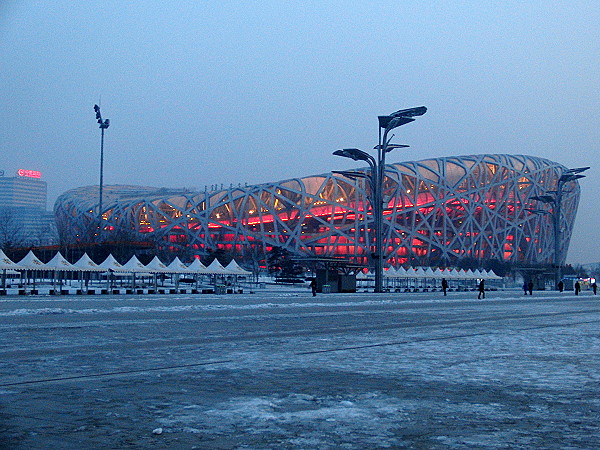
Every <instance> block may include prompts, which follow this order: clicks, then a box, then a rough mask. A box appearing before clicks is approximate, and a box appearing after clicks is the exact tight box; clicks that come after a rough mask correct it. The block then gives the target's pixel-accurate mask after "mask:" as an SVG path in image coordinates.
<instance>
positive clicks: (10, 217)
mask: <svg viewBox="0 0 600 450" xmlns="http://www.w3.org/2000/svg"><path fill="white" fill-rule="evenodd" d="M26 241H27V237H26V236H25V233H24V231H23V224H22V223H21V222H20V221H19V220H18V218H17V216H16V215H15V213H14V212H12V211H10V210H8V209H0V248H2V250H4V251H5V252H6V251H10V250H12V249H14V248H17V247H23V246H24V245H25V244H26Z"/></svg>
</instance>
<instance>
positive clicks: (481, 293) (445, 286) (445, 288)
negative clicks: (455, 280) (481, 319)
mask: <svg viewBox="0 0 600 450" xmlns="http://www.w3.org/2000/svg"><path fill="white" fill-rule="evenodd" d="M477 290H478V291H479V295H478V296H477V298H479V299H481V298H485V281H484V280H483V279H482V280H481V281H480V282H479V284H478V285H477ZM446 291H448V281H447V280H446V279H445V278H442V292H443V293H444V295H446Z"/></svg>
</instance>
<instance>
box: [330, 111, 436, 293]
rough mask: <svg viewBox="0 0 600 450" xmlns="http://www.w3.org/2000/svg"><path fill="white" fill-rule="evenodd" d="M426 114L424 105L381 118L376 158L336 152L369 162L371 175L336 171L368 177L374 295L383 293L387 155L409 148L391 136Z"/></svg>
mask: <svg viewBox="0 0 600 450" xmlns="http://www.w3.org/2000/svg"><path fill="white" fill-rule="evenodd" d="M426 112H427V108H426V107H425V106H419V107H417V108H410V109H401V110H399V111H396V112H393V113H392V114H389V115H387V116H379V117H378V120H379V143H378V144H377V145H376V146H375V149H376V150H377V159H375V158H374V157H373V156H371V155H369V154H368V153H366V152H364V151H362V150H359V149H357V148H346V149H343V150H336V151H335V152H333V154H334V155H336V156H343V157H345V158H350V159H353V160H354V161H366V162H367V163H368V164H369V172H368V173H363V172H358V171H346V172H335V173H340V174H342V175H344V176H347V177H349V178H366V179H367V180H368V181H369V185H370V188H371V198H370V201H371V207H372V210H373V225H374V232H375V233H374V234H375V236H374V237H375V239H374V241H375V245H374V252H373V254H372V260H373V261H374V263H375V264H374V265H375V292H383V254H384V251H385V248H384V245H383V182H384V179H385V155H386V154H387V153H388V152H389V151H391V150H393V149H395V148H404V147H408V146H407V145H400V144H392V143H391V142H390V141H391V140H392V138H393V137H394V135H392V136H390V137H388V134H389V132H390V131H391V130H393V129H394V128H398V127H399V126H402V125H405V124H407V123H410V122H413V121H414V120H415V119H414V117H416V116H422V115H423V114H425V113H426Z"/></svg>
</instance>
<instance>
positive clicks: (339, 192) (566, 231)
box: [55, 154, 579, 266]
mask: <svg viewBox="0 0 600 450" xmlns="http://www.w3.org/2000/svg"><path fill="white" fill-rule="evenodd" d="M358 170H359V171H365V170H368V169H365V168H363V169H358ZM564 170H565V167H564V166H562V165H560V164H558V163H555V162H552V161H549V160H547V159H543V158H537V157H532V156H525V155H485V154H484V155H470V156H454V157H445V158H436V159H427V160H423V161H415V162H404V163H397V164H390V165H388V166H387V172H386V175H387V176H386V178H385V180H384V236H385V249H386V252H385V255H386V257H385V259H386V261H387V264H391V265H395V266H398V265H401V264H405V263H408V264H413V265H414V264H420V265H433V266H435V265H446V264H452V263H453V262H455V261H456V260H457V259H460V258H465V257H472V258H476V259H481V260H485V259H498V260H504V261H511V262H528V263H553V262H554V260H553V259H554V235H553V226H552V214H553V211H552V210H551V209H550V210H548V214H532V213H531V209H532V208H535V207H536V206H539V205H535V202H534V201H533V200H531V199H530V198H531V197H532V196H535V195H540V194H544V193H545V192H548V191H551V190H552V189H556V186H557V182H558V179H559V178H560V176H561V174H562V173H563V171H564ZM369 194H370V192H369V188H368V184H367V183H366V182H365V180H364V179H360V178H359V179H357V180H355V179H349V178H345V177H344V176H342V175H338V174H333V173H327V174H323V175H316V176H309V177H305V178H295V179H290V180H285V181H281V182H277V183H267V184H260V185H254V186H245V187H231V188H229V189H222V190H217V191H211V192H189V191H186V190H171V189H164V188H163V189H157V188H151V187H139V186H105V187H104V211H103V219H104V220H103V221H102V227H99V226H98V220H97V212H96V211H97V208H98V187H97V186H89V187H81V188H78V189H74V190H71V191H68V192H66V193H65V194H63V195H62V196H60V197H59V199H58V200H57V202H56V204H55V215H56V218H57V223H58V227H59V231H60V235H61V238H62V241H63V242H65V243H74V242H79V243H91V242H96V241H98V240H100V241H118V240H123V239H125V240H128V239H129V240H137V241H140V240H141V241H151V242H153V243H155V245H156V248H160V249H162V250H163V251H168V252H170V253H172V254H173V255H175V254H177V255H180V256H182V257H185V258H186V259H190V258H191V257H193V256H196V255H198V256H203V255H205V254H206V253H207V252H208V251H209V249H210V250H213V251H214V250H216V249H223V250H225V251H228V252H231V253H233V254H235V255H236V257H241V258H246V259H253V258H254V259H256V258H259V259H260V257H261V255H262V257H264V253H265V252H266V251H269V250H270V249H271V248H272V247H274V246H279V247H283V248H285V249H287V250H289V251H291V252H293V253H294V254H299V255H308V256H343V257H346V258H348V259H349V260H350V261H352V262H356V263H361V264H368V262H369V255H370V254H371V253H372V250H373V236H374V232H373V230H372V228H373V227H372V226H373V216H372V210H371V205H370V202H369ZM578 202H579V185H578V183H577V182H576V181H573V182H569V183H567V185H566V188H565V194H564V195H563V200H562V214H561V216H562V217H561V221H560V224H561V230H562V232H561V235H560V238H561V242H560V246H561V253H560V254H561V255H563V261H561V263H564V257H565V256H566V250H567V248H568V244H569V240H570V237H571V232H572V227H573V223H574V219H575V215H576V212H577V206H578ZM100 229H101V230H100Z"/></svg>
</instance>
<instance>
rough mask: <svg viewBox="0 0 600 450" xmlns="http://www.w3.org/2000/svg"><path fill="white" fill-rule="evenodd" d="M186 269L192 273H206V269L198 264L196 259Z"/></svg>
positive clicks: (198, 261)
mask: <svg viewBox="0 0 600 450" xmlns="http://www.w3.org/2000/svg"><path fill="white" fill-rule="evenodd" d="M187 268H188V270H189V271H190V272H193V273H207V272H206V267H205V266H204V264H202V263H201V262H200V260H199V259H198V258H194V260H193V261H192V263H191V264H190V265H189V266H188V267H187Z"/></svg>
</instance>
